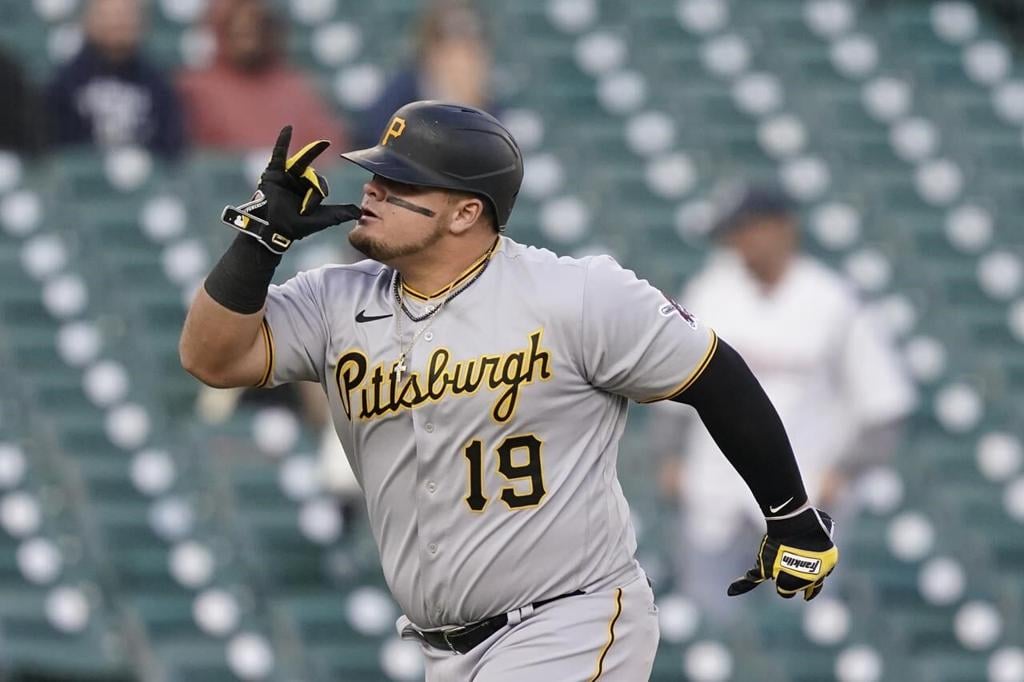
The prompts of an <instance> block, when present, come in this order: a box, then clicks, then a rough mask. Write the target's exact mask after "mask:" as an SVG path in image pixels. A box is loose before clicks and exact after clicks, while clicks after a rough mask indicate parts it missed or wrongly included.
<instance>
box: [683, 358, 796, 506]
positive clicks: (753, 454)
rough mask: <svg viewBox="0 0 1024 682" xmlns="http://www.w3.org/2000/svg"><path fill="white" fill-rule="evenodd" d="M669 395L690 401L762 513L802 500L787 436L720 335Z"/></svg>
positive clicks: (754, 381) (756, 384) (771, 407)
mask: <svg viewBox="0 0 1024 682" xmlns="http://www.w3.org/2000/svg"><path fill="white" fill-rule="evenodd" d="M672 400H674V401H676V402H680V403H685V404H687V405H691V406H693V407H694V408H695V409H696V410H697V414H699V415H700V418H701V421H703V422H704V426H705V427H707V430H708V433H710V434H711V437H712V438H714V439H715V443H717V444H718V447H719V448H720V449H721V450H722V452H723V453H724V454H725V457H726V459H728V460H729V463H730V464H732V466H733V468H735V469H736V471H737V472H739V474H740V476H742V477H743V480H744V481H745V482H746V484H747V487H749V488H750V491H751V492H752V493H753V494H754V498H755V499H756V500H757V503H758V505H760V507H761V511H762V513H763V514H764V515H765V516H766V517H771V516H780V515H785V514H788V513H790V512H793V511H796V510H797V509H799V508H800V507H801V506H803V504H804V503H805V502H807V493H806V492H805V490H804V484H803V479H802V478H801V476H800V469H799V467H798V466H797V462H796V457H795V456H794V455H793V448H792V446H791V445H790V444H789V437H788V436H787V435H786V430H785V428H784V427H783V426H782V420H781V419H780V418H779V414H778V412H776V411H775V406H774V405H772V403H771V401H770V400H769V399H768V396H767V395H766V394H765V392H764V389H763V388H761V384H760V383H759V382H758V381H757V379H756V378H755V377H754V375H753V373H752V372H751V371H750V368H749V367H747V363H746V362H744V361H743V358H742V357H740V354H739V353H737V352H736V351H735V350H734V349H733V348H732V347H731V346H730V345H729V344H727V343H726V342H725V341H723V340H721V339H719V340H718V347H717V349H716V350H715V351H714V356H713V357H712V358H711V360H710V361H709V363H708V365H707V366H706V367H705V368H704V371H703V372H702V373H701V375H700V376H699V377H698V378H697V380H696V381H694V382H693V383H692V384H691V385H690V386H689V387H688V388H687V389H686V390H684V391H683V392H682V393H680V394H678V395H676V396H674V397H673V398H672Z"/></svg>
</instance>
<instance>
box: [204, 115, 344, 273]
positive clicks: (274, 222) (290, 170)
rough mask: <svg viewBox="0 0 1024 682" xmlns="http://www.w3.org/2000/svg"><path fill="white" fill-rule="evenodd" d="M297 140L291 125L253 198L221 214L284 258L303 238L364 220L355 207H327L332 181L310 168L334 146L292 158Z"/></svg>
mask: <svg viewBox="0 0 1024 682" xmlns="http://www.w3.org/2000/svg"><path fill="white" fill-rule="evenodd" d="M291 139H292V127H291V126H285V127H284V128H282V129H281V133H280V134H279V135H278V136H277V143H276V144H275V145H274V151H273V153H272V154H271V155H270V163H269V164H267V169H266V170H265V171H263V174H262V175H261V176H260V184H259V188H258V189H257V190H256V193H255V194H253V195H252V199H250V200H249V201H247V202H246V203H244V204H241V205H240V206H225V207H224V211H223V213H221V220H222V221H223V222H224V223H225V224H227V225H229V226H231V227H233V228H235V229H236V230H239V231H240V232H242V233H244V234H247V235H249V236H250V237H253V238H255V239H257V240H258V241H259V242H260V243H261V244H262V245H263V246H264V247H266V248H267V249H269V250H270V251H271V252H273V253H276V254H279V255H280V254H283V253H284V252H285V251H287V250H288V247H290V246H291V245H292V242H294V241H295V240H297V239H302V238H303V237H308V236H309V235H311V234H313V233H315V232H319V231H321V230H324V229H327V228H328V227H330V226H332V225H337V224H339V223H344V222H347V221H349V220H355V219H357V218H359V216H361V215H362V211H361V210H360V209H359V207H358V206H356V205H354V204H340V205H330V204H323V203H322V202H323V200H324V199H325V198H327V194H328V192H329V188H328V186H327V180H326V179H325V178H324V177H323V176H322V175H320V174H319V173H317V172H316V169H315V168H313V167H312V166H311V165H310V164H311V163H312V162H313V159H315V158H316V157H317V156H319V155H320V154H321V153H322V152H323V151H324V150H325V149H327V147H328V146H330V144H331V143H330V142H328V141H327V140H316V141H315V142H310V143H309V144H307V145H306V146H305V147H303V148H302V149H300V150H299V151H298V152H296V153H295V154H294V155H292V156H291V157H290V158H289V157H288V145H289V144H290V143H291Z"/></svg>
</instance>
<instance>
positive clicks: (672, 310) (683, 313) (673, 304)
mask: <svg viewBox="0 0 1024 682" xmlns="http://www.w3.org/2000/svg"><path fill="white" fill-rule="evenodd" d="M665 298H666V299H667V300H668V302H667V303H664V304H662V306H661V307H660V308H658V312H659V313H661V316H662V317H672V316H673V315H679V316H680V317H681V318H683V319H684V320H685V321H686V324H688V325H690V328H691V329H697V318H696V317H695V316H694V314H693V313H691V312H690V311H689V310H687V309H686V308H684V307H683V306H682V305H680V304H679V302H678V301H675V300H673V299H672V298H671V297H670V296H668V295H666V296H665Z"/></svg>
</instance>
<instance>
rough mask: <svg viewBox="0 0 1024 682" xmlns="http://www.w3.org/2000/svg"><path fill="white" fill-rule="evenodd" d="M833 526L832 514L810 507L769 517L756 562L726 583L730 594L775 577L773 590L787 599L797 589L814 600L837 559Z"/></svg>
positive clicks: (805, 596) (747, 590)
mask: <svg viewBox="0 0 1024 682" xmlns="http://www.w3.org/2000/svg"><path fill="white" fill-rule="evenodd" d="M834 529H835V522H834V521H832V517H830V516H829V515H828V514H826V513H825V512H823V511H820V510H818V509H813V508H808V509H805V510H804V511H803V512H801V513H800V514H798V515H796V516H794V517H792V518H788V519H778V520H774V519H773V520H769V521H768V532H767V533H765V535H764V537H763V538H762V539H761V545H760V547H759V548H758V551H757V556H756V565H755V566H754V567H753V568H752V569H750V570H749V571H747V572H746V574H745V575H744V576H743V577H741V578H738V579H736V580H735V581H733V583H732V584H731V585H729V596H730V597H735V596H736V595H739V594H745V593H747V592H749V591H750V590H752V589H754V588H755V587H757V586H758V585H760V584H761V583H763V582H764V581H765V580H775V590H776V592H778V593H779V595H780V596H782V597H784V598H786V599H790V598H791V597H793V595H795V594H797V593H798V592H803V593H804V599H805V600H807V601H810V600H811V599H814V598H815V597H817V596H818V593H819V592H821V588H822V586H823V585H824V584H825V578H826V577H828V575H829V574H830V573H831V572H832V569H833V568H835V565H836V562H838V561H839V550H838V549H837V548H836V546H835V543H834V542H833V541H832V534H833V530H834Z"/></svg>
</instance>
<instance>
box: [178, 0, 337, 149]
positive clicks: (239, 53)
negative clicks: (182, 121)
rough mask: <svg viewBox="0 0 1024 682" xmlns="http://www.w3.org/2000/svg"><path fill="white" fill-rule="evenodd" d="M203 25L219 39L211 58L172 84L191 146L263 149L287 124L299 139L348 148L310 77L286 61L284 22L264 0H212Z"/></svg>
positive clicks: (334, 116) (181, 75)
mask: <svg viewBox="0 0 1024 682" xmlns="http://www.w3.org/2000/svg"><path fill="white" fill-rule="evenodd" d="M207 21H208V24H209V26H210V28H211V29H212V31H213V33H214V35H215V37H216V41H217V50H216V56H215V58H214V61H213V63H212V64H211V65H210V66H208V67H205V68H201V69H195V70H189V71H185V72H183V73H182V74H180V77H179V79H178V88H179V90H180V92H181V95H182V99H183V101H184V105H185V113H186V122H187V125H188V129H189V133H190V138H191V140H192V141H193V143H194V144H195V145H197V146H200V147H213V148H219V149H225V150H234V151H241V150H248V149H257V148H262V147H265V146H266V141H267V140H268V139H273V138H274V136H275V135H276V134H277V131H278V130H280V129H281V126H282V125H285V124H286V123H290V124H291V125H293V126H294V128H295V130H296V131H297V132H298V133H299V134H301V136H302V137H303V138H304V139H311V140H312V139H327V140H330V141H331V143H332V144H335V145H337V146H338V148H340V149H345V148H347V147H346V143H347V136H346V134H345V130H344V127H343V126H342V124H341V121H340V120H339V118H338V117H337V116H336V115H335V113H334V112H333V111H332V110H331V107H330V106H329V104H328V103H327V102H325V101H324V99H323V97H322V96H321V94H320V93H319V92H318V91H317V89H316V86H315V84H314V82H313V80H312V78H311V77H310V76H308V75H307V74H306V73H304V72H303V71H301V70H300V69H297V68H295V67H293V66H290V65H289V64H287V63H286V61H285V59H284V39H285V35H284V28H282V27H283V26H286V22H282V21H279V20H278V17H276V16H275V15H274V13H273V11H272V10H271V9H270V7H268V6H267V4H266V3H265V2H264V0H218V1H215V2H213V3H212V4H211V6H210V10H209V14H208V16H207Z"/></svg>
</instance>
